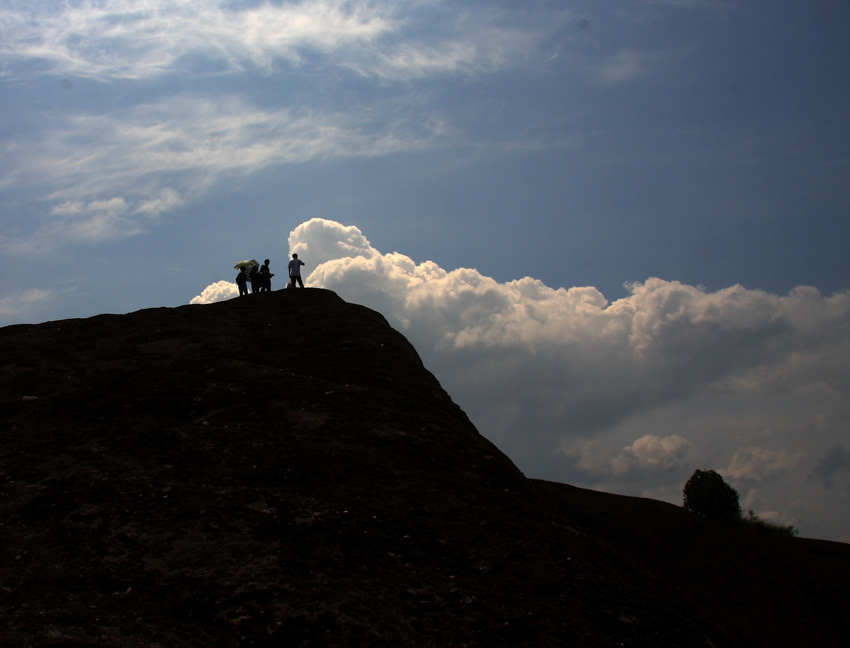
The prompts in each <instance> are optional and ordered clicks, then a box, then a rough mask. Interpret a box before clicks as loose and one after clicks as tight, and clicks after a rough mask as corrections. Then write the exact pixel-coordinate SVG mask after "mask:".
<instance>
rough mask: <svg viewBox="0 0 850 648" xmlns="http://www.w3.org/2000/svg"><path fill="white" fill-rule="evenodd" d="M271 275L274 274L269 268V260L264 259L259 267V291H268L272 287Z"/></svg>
mask: <svg viewBox="0 0 850 648" xmlns="http://www.w3.org/2000/svg"><path fill="white" fill-rule="evenodd" d="M272 277H274V275H273V274H272V272H271V271H270V270H269V260H268V259H266V260H265V262H263V265H262V266H261V267H260V292H269V291H271V289H272Z"/></svg>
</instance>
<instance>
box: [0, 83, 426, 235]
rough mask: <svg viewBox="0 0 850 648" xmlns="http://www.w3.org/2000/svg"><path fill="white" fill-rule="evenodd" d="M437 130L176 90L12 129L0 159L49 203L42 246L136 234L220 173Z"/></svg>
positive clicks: (379, 149) (347, 151)
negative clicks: (36, 127) (112, 109)
mask: <svg viewBox="0 0 850 648" xmlns="http://www.w3.org/2000/svg"><path fill="white" fill-rule="evenodd" d="M442 137H443V135H442V127H441V126H440V123H439V120H436V119H435V120H433V121H431V122H425V123H423V122H422V121H420V120H415V119H412V118H411V121H410V122H405V121H401V120H389V121H384V120H383V118H382V117H378V116H376V115H375V114H372V113H370V111H358V110H356V109H354V108H352V110H350V111H349V112H347V113H344V114H342V113H327V114H322V113H320V112H316V111H306V112H304V113H303V114H295V113H293V112H292V111H290V110H287V109H269V110H266V109H261V108H258V107H256V106H253V105H251V104H249V103H247V102H246V101H244V100H243V99H242V98H240V97H236V96H230V97H222V98H220V99H218V100H216V101H212V100H210V99H207V98H204V97H201V96H195V95H180V96H177V97H170V98H167V99H164V100H160V101H158V102H156V103H152V104H147V105H139V106H135V107H132V108H129V109H127V110H126V111H123V112H119V113H112V114H104V115H83V114H77V115H71V116H69V117H68V118H67V119H66V120H64V121H62V122H60V123H59V124H58V125H56V126H55V127H54V128H52V129H44V130H40V131H37V132H34V133H31V134H29V135H28V136H25V135H20V136H17V137H16V138H14V139H12V140H10V141H7V142H6V143H5V144H4V145H3V148H2V152H3V154H4V155H3V156H2V162H0V168H3V169H9V170H10V173H9V177H10V179H9V180H8V181H7V183H6V184H7V189H9V188H13V187H14V188H30V189H35V188H37V189H38V193H39V194H40V195H41V196H43V199H44V200H45V201H47V202H48V203H52V207H51V208H50V212H51V214H52V215H53V216H54V217H58V222H57V220H56V219H54V222H53V225H52V226H50V227H48V228H47V229H46V230H42V231H41V232H39V233H37V234H31V235H30V236H31V237H34V238H38V239H39V247H41V248H42V249H44V248H46V247H49V246H50V245H51V241H52V242H53V244H56V243H58V242H62V243H64V242H66V239H65V238H64V237H65V236H66V235H67V234H69V233H70V237H71V240H77V241H83V240H84V241H94V240H106V239H109V238H117V237H121V236H129V235H132V234H138V233H140V232H143V231H145V229H146V226H147V224H148V223H149V221H150V217H151V216H157V215H160V214H163V213H167V212H169V211H173V210H175V209H177V208H179V207H181V206H182V205H183V204H184V203H185V202H186V201H187V200H194V199H195V198H197V197H198V196H200V195H203V194H204V193H205V192H206V191H207V190H208V189H209V188H211V187H213V186H215V185H216V184H217V183H218V182H219V181H220V180H221V179H222V178H224V177H233V176H240V175H244V174H252V173H256V172H258V171H260V170H262V169H265V168H267V167H269V166H273V165H281V164H290V163H297V162H305V161H311V160H325V159H328V158H357V157H374V156H381V155H387V154H390V153H397V152H400V151H411V150H420V149H426V148H431V147H433V146H436V145H438V143H439V141H440V140H441V138H442ZM116 192H117V193H120V194H121V196H120V197H116V196H115V194H116ZM57 237H61V238H59V239H57Z"/></svg>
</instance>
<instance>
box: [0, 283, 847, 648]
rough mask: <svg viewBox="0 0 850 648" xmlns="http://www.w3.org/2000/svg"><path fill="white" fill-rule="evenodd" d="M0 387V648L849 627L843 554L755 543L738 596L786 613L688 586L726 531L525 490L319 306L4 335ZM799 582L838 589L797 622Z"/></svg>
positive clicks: (718, 638)
mask: <svg viewBox="0 0 850 648" xmlns="http://www.w3.org/2000/svg"><path fill="white" fill-rule="evenodd" d="M0 382H2V388H0V444H1V445H0V646H69V647H70V646H125V647H133V648H135V647H142V646H144V647H149V646H162V647H183V646H186V647H194V646H197V647H201V646H203V647H205V648H206V647H209V646H216V647H219V646H222V647H227V646H270V647H271V646H281V647H289V646H464V645H466V646H482V647H483V646H520V645H525V646H564V645H566V646H621V645H625V646H711V645H714V646H726V645H730V646H736V645H753V641H752V639H751V638H750V637H748V636H746V633H745V632H744V631H742V630H741V628H742V627H745V626H746V621H747V619H746V618H745V619H743V624H742V619H741V616H742V615H743V616H744V617H748V618H749V620H750V621H751V622H752V624H754V626H755V627H756V628H757V629H758V636H757V641H756V643H758V641H759V640H763V642H762V644H761V645H781V640H785V639H789V638H790V639H793V638H795V637H799V636H805V637H806V642H804V643H808V645H821V646H822V645H843V641H842V643H841V644H839V643H838V641H839V639H843V638H844V637H845V636H846V632H847V630H848V621H847V618H848V609H847V603H848V598H847V595H846V594H838V595H837V598H836V597H833V596H832V592H833V591H835V590H838V589H840V588H839V587H838V585H844V583H846V582H847V576H848V564H850V561H848V558H850V551H848V549H850V547H846V546H845V545H838V544H834V543H814V542H813V541H805V540H800V539H789V538H773V537H771V536H760V537H759V538H760V539H758V540H751V541H750V542H754V543H756V544H757V545H758V546H759V547H761V548H762V549H763V548H765V547H767V548H769V551H770V553H768V554H766V555H769V556H770V560H771V561H772V562H771V563H767V564H759V565H755V566H753V565H750V566H748V571H746V574H747V581H746V582H744V583H741V588H743V589H739V590H738V591H739V592H745V596H744V598H747V599H751V598H753V597H756V596H758V595H759V594H760V592H762V593H763V592H764V591H765V590H767V589H768V588H771V589H772V588H774V587H776V586H779V587H786V588H792V587H798V588H799V591H800V596H799V598H798V599H795V598H794V596H789V597H788V598H786V599H782V601H781V603H782V605H788V606H792V607H793V608H794V610H795V611H796V612H797V614H796V616H793V617H792V616H787V615H786V613H787V612H788V611H787V610H781V609H780V610H775V611H773V610H770V609H767V610H766V609H765V608H764V607H763V606H759V605H753V604H752V603H751V604H750V605H749V607H745V608H740V607H736V606H735V605H732V604H730V601H728V600H726V599H722V600H721V601H720V602H718V601H717V600H715V597H712V596H707V595H704V594H701V593H700V592H703V593H705V592H709V593H710V592H714V591H715V589H712V588H716V587H719V588H720V589H721V590H722V589H725V588H726V587H727V586H734V585H735V583H734V582H731V583H730V575H733V574H734V573H735V572H736V571H737V570H738V569H739V568H741V567H742V566H741V565H739V564H737V562H736V561H738V560H740V555H741V554H740V553H735V551H727V550H726V549H724V546H726V545H728V544H729V543H735V542H737V540H736V539H735V538H726V537H725V536H723V538H725V539H723V540H722V541H720V542H717V541H715V538H717V537H718V536H716V535H714V534H715V528H714V527H712V526H711V525H706V524H703V523H701V521H698V520H697V521H695V520H693V518H690V517H689V516H687V515H685V514H684V512H683V511H681V510H680V509H676V508H675V507H669V509H666V508H665V509H663V514H662V515H661V517H657V515H656V514H657V513H658V511H659V510H662V509H658V508H657V505H658V504H659V503H657V502H650V501H646V500H633V499H625V498H616V497H615V496H606V495H603V494H599V493H592V492H588V491H579V490H577V489H570V488H569V487H567V486H564V485H556V484H548V483H542V482H534V481H529V480H526V479H525V478H524V477H523V476H522V475H521V474H520V473H519V471H517V469H516V468H515V467H514V466H513V465H512V464H511V463H510V461H509V460H508V459H507V458H506V457H505V456H504V455H502V454H501V453H500V452H499V451H498V450H497V449H496V448H495V447H493V446H492V444H490V443H489V442H487V441H486V440H484V439H483V438H482V437H481V436H480V435H479V434H478V433H477V431H476V430H475V429H474V427H473V426H472V425H471V424H470V422H469V421H468V420H467V418H466V416H465V415H464V414H463V412H462V411H461V410H460V409H459V408H458V407H457V406H456V405H455V404H454V403H452V401H451V399H450V398H449V397H448V396H447V395H446V394H445V392H444V391H443V390H442V388H441V387H440V385H439V384H438V382H437V381H436V380H435V379H434V377H433V376H432V375H431V374H430V373H429V372H428V371H427V370H426V369H425V368H424V367H423V366H422V364H421V362H420V360H419V358H418V356H417V355H416V353H415V351H414V350H413V348H412V347H411V346H410V345H409V344H408V343H407V341H406V340H405V339H404V338H403V337H402V336H401V335H399V334H398V333H397V332H395V331H393V330H392V329H391V328H390V327H389V326H388V325H387V323H386V321H385V320H384V319H383V318H382V317H381V316H380V315H379V314H377V313H375V312H374V311H370V310H368V309H366V308H363V307H359V306H355V305H350V304H346V303H345V302H343V301H342V300H341V299H339V298H338V297H337V296H336V295H334V294H333V293H330V292H327V291H322V290H311V289H307V290H304V291H278V292H274V293H265V294H260V295H252V296H250V297H248V298H241V299H236V300H231V301H229V302H224V303H219V304H212V305H208V306H186V307H181V308H175V309H164V308H163V309H151V310H144V311H139V312H137V313H132V314H129V315H122V316H116V315H102V316H98V317H94V318H90V319H86V320H65V321H59V322H48V323H45V324H40V325H36V326H29V325H27V326H13V327H7V328H4V329H0ZM673 511H675V513H673ZM612 514H613V515H614V517H613V518H612V517H611V515H612ZM690 523H697V524H698V526H697V527H688V526H681V525H688V524H690ZM693 529H697V530H696V531H694V530H693ZM677 533H681V534H682V535H681V536H677ZM680 540H681V541H680ZM800 547H803V548H804V549H800ZM820 549H823V551H822V553H820V554H818V551H819V550H820ZM659 551H662V552H663V553H669V554H670V556H667V557H665V556H664V555H663V554H662V555H660V554H659ZM705 551H710V553H706V554H704V555H706V556H710V558H711V564H710V565H709V567H711V571H710V572H708V574H707V575H706V573H702V574H701V578H702V580H699V578H697V579H696V584H698V585H699V589H700V591H698V592H694V591H693V587H688V585H689V583H690V584H694V582H693V581H694V578H695V577H694V575H697V576H699V575H700V571H702V572H705V569H706V565H705V564H704V561H703V562H700V559H697V558H694V556H699V555H703V552H705ZM744 555H749V554H744ZM791 559H794V560H796V561H797V562H793V563H792V562H788V561H789V560H791ZM800 560H802V562H800ZM773 562H775V563H776V564H773ZM689 570H690V571H689ZM782 574H785V576H781V575H782ZM762 579H763V580H762ZM732 580H733V579H732ZM811 588H815V589H817V590H818V591H823V592H829V593H830V594H829V596H825V597H824V599H825V600H824V601H819V602H818V603H817V604H812V605H809V606H808V607H805V608H803V607H801V606H802V605H803V603H804V601H803V600H802V599H803V598H805V597H808V596H810V594H811V591H810V590H811ZM721 593H722V592H721ZM730 593H731V592H730ZM736 596H738V594H736ZM842 596H843V598H841V597H842ZM738 598H742V597H740V596H738ZM826 599H828V600H826ZM766 600H769V601H775V599H767V598H766ZM732 602H733V603H737V602H738V599H732ZM821 603H823V604H824V607H820V604H821ZM826 603H829V605H826ZM742 610H743V612H742ZM800 610H802V612H800ZM836 613H840V614H838V616H836ZM786 619H791V621H787V620H786ZM801 619H802V621H805V625H806V627H805V628H804V630H805V634H803V633H801V632H800V628H799V626H800V623H801ZM795 633H796V634H795ZM777 637H778V638H779V639H780V642H779V643H777V641H776V639H777ZM809 640H810V642H809ZM804 643H800V642H796V645H804ZM786 645H795V644H794V642H792V643H791V644H786Z"/></svg>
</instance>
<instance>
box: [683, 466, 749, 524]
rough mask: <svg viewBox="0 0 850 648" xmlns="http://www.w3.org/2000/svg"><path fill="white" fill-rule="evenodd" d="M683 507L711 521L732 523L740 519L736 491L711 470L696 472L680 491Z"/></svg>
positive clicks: (739, 507)
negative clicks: (683, 500)
mask: <svg viewBox="0 0 850 648" xmlns="http://www.w3.org/2000/svg"><path fill="white" fill-rule="evenodd" d="M682 492H683V494H684V496H685V503H684V507H685V508H686V509H687V510H689V511H692V512H694V513H696V514H697V515H702V516H703V517H707V518H709V519H711V520H721V521H724V522H733V521H735V520H739V519H740V518H741V505H740V504H739V503H738V491H736V490H735V489H734V488H732V487H731V486H730V485H729V484H727V483H726V482H725V481H723V477H721V476H720V475H719V474H718V473H716V472H715V471H713V470H696V471H694V474H693V475H691V478H690V479H689V480H688V481H687V482H685V487H684V488H683V489H682Z"/></svg>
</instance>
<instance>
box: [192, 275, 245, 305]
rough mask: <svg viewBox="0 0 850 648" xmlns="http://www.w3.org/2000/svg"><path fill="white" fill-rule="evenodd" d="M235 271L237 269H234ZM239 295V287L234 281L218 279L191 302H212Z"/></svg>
mask: <svg viewBox="0 0 850 648" xmlns="http://www.w3.org/2000/svg"><path fill="white" fill-rule="evenodd" d="M234 272H235V271H234ZM238 296H239V288H238V286H237V285H236V283H235V282H232V281H217V282H216V283H214V284H210V285H209V286H207V287H206V288H204V289H203V291H201V294H200V295H197V296H196V297H193V298H192V299H191V301H190V302H189V303H190V304H212V303H214V302H220V301H224V300H226V299H232V298H233V297H238Z"/></svg>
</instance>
